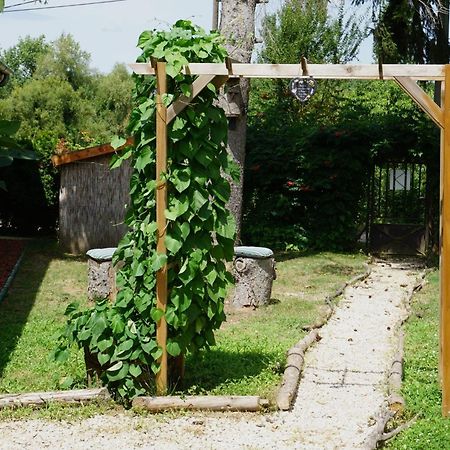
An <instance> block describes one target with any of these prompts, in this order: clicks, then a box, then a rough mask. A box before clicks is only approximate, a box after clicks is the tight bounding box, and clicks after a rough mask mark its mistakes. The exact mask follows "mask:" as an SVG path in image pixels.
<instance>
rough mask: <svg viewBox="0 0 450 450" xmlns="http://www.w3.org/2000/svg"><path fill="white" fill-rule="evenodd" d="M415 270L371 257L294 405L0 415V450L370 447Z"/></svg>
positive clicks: (311, 355) (325, 332) (313, 356)
mask: <svg viewBox="0 0 450 450" xmlns="http://www.w3.org/2000/svg"><path fill="white" fill-rule="evenodd" d="M416 279H417V269H414V267H413V266H412V265H407V264H401V263H389V264H387V263H382V262H378V263H375V264H374V265H373V268H372V272H371V274H370V276H369V277H368V278H367V279H366V280H365V281H363V282H361V283H359V284H358V285H356V286H353V287H348V288H347V289H346V291H345V293H344V298H343V299H342V301H341V302H340V305H339V308H338V309H337V310H336V312H335V314H334V315H333V316H332V318H331V319H330V321H329V322H328V324H327V325H326V326H325V327H323V328H322V329H321V330H320V335H321V337H322V339H321V340H320V342H318V343H317V344H316V345H315V346H314V347H313V348H312V349H311V350H310V351H309V352H308V353H307V357H306V366H305V370H304V373H303V376H302V380H301V382H300V386H299V391H298V396H297V399H296V402H295V405H294V408H293V410H292V411H291V412H277V413H273V414H270V415H260V414H250V413H249V414H242V413H234V414H232V413H228V414H191V415H186V416H182V417H177V418H174V419H170V418H168V417H167V416H164V418H161V416H159V417H158V416H156V417H152V416H150V417H142V416H132V415H130V414H123V415H118V416H97V417H94V418H91V419H87V420H83V421H79V422H73V423H68V422H46V421H43V420H29V421H20V422H19V421H8V422H3V423H0V436H1V439H0V449H5V450H6V449H7V450H15V449H73V450H76V449H80V450H81V449H83V450H86V449H103V448H108V449H115V450H116V449H127V450H128V449H130V450H131V449H156V448H158V449H165V450H166V449H187V448H190V449H201V450H207V449H217V450H219V449H224V450H225V449H227V450H229V449H249V450H250V449H308V450H314V449H318V450H319V449H320V450H324V449H349V450H350V449H366V448H369V447H368V445H367V442H368V440H369V439H370V438H371V436H372V434H373V433H374V430H375V428H376V426H375V424H376V420H375V419H376V417H377V416H378V415H379V414H380V413H381V412H382V411H383V408H385V407H386V405H385V398H386V394H387V392H386V391H387V388H386V378H387V374H388V371H389V368H390V365H391V361H392V357H393V354H394V352H395V346H396V343H397V331H398V327H399V325H400V323H401V320H402V318H403V317H404V314H405V300H406V299H407V298H408V296H409V295H410V294H411V292H412V289H413V286H414V283H415V281H416Z"/></svg>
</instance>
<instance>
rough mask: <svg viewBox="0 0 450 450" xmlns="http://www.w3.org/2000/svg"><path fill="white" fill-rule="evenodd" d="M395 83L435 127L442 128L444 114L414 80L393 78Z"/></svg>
mask: <svg viewBox="0 0 450 450" xmlns="http://www.w3.org/2000/svg"><path fill="white" fill-rule="evenodd" d="M395 81H396V82H397V83H398V85H399V86H400V87H401V88H402V89H403V90H404V91H405V92H406V93H407V94H408V95H409V96H410V97H411V98H412V99H413V100H414V101H415V102H416V103H417V104H418V105H419V106H420V107H421V108H422V109H423V110H424V111H425V112H426V113H427V114H428V115H429V116H430V118H431V119H432V120H433V122H434V123H435V124H436V125H437V126H439V127H441V128H444V112H443V111H442V109H441V108H440V107H439V106H438V105H437V104H436V103H435V102H434V101H433V99H431V98H430V96H429V95H428V94H427V93H426V92H425V91H424V90H423V89H422V88H421V87H420V86H419V85H418V84H417V83H416V82H415V81H414V80H412V79H411V78H409V77H395Z"/></svg>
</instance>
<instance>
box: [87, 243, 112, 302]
mask: <svg viewBox="0 0 450 450" xmlns="http://www.w3.org/2000/svg"><path fill="white" fill-rule="evenodd" d="M115 251H116V247H110V248H93V249H91V250H89V251H88V252H87V253H86V255H87V257H88V299H89V300H90V301H94V300H95V299H99V298H108V299H109V300H111V301H114V300H115V299H116V292H117V291H116V271H115V270H114V267H113V265H112V257H113V254H114V252H115Z"/></svg>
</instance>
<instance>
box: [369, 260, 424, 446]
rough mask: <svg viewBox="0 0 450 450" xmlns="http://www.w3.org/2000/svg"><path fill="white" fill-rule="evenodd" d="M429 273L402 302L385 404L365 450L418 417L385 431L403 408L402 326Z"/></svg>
mask: <svg viewBox="0 0 450 450" xmlns="http://www.w3.org/2000/svg"><path fill="white" fill-rule="evenodd" d="M431 271H432V269H424V270H423V271H422V272H421V273H420V274H419V275H418V277H417V281H416V283H415V285H414V287H413V289H412V290H411V292H410V293H409V295H408V296H407V297H406V298H405V300H404V306H405V311H406V313H405V315H404V317H403V318H402V320H401V322H400V323H399V325H398V328H397V336H398V338H397V339H398V344H397V351H396V352H395V354H394V356H393V358H392V363H391V368H390V370H389V374H388V393H387V398H386V403H385V405H384V407H383V408H382V410H381V411H380V412H379V414H378V417H377V418H376V425H375V428H374V431H373V433H372V434H371V435H370V436H369V437H368V438H367V439H366V441H365V442H364V444H365V445H366V447H367V448H378V447H379V445H380V444H382V443H384V442H387V441H388V440H389V439H392V438H393V437H395V436H396V435H397V434H399V433H400V432H402V431H403V430H406V429H407V428H409V427H410V426H411V425H412V424H413V423H414V422H415V421H416V420H417V418H418V415H416V416H414V417H413V418H412V419H411V420H409V421H407V422H404V423H402V424H401V425H399V426H398V427H397V428H394V429H393V430H390V431H386V427H387V425H388V423H389V422H390V420H391V419H393V418H394V417H396V416H397V415H398V413H399V412H403V410H404V408H405V400H404V398H403V396H402V395H401V393H400V391H401V387H402V380H403V363H404V358H403V354H404V340H405V335H404V332H403V325H404V324H405V323H406V322H407V321H408V319H409V318H410V317H411V306H410V305H411V300H412V298H413V297H414V294H416V292H418V291H420V290H421V289H422V288H423V287H424V286H425V284H426V283H427V280H426V276H427V275H428V273H430V272H431Z"/></svg>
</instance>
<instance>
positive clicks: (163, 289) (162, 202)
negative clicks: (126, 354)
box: [156, 62, 167, 395]
mask: <svg viewBox="0 0 450 450" xmlns="http://www.w3.org/2000/svg"><path fill="white" fill-rule="evenodd" d="M166 92H167V76H166V63H165V62H158V63H157V65H156V223H157V225H158V240H157V244H156V251H157V252H158V253H159V254H164V255H165V254H166V245H165V242H164V239H165V237H166V217H165V215H164V211H165V210H166V208H167V184H166V181H165V180H163V179H162V176H161V175H162V174H164V173H166V172H167V108H166V107H165V106H164V103H163V101H162V96H163V94H165V93H166ZM166 305H167V264H165V265H164V267H162V268H161V269H160V270H158V272H157V273H156V307H157V308H158V309H161V310H163V311H166ZM156 341H157V343H158V346H159V347H161V348H162V351H163V353H162V355H161V358H160V359H159V360H158V362H159V364H160V370H159V372H158V373H157V374H156V392H157V394H158V395H165V394H166V393H167V349H166V343H167V322H166V318H165V316H163V317H162V318H161V319H160V320H159V321H158V322H157V324H156Z"/></svg>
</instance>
